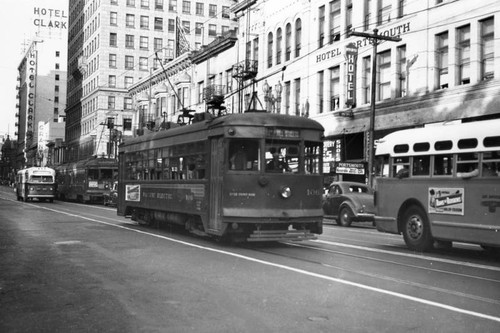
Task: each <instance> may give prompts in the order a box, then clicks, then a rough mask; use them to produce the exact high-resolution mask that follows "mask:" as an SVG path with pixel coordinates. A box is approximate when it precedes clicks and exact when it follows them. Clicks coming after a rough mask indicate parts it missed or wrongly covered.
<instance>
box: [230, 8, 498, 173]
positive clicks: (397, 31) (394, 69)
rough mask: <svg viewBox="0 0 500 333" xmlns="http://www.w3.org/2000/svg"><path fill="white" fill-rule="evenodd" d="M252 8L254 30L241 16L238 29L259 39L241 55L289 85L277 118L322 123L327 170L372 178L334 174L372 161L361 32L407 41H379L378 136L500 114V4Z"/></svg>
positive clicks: (368, 43)
mask: <svg viewBox="0 0 500 333" xmlns="http://www.w3.org/2000/svg"><path fill="white" fill-rule="evenodd" d="M247 3H249V4H251V8H253V10H248V11H247V12H243V13H244V15H251V17H252V19H251V20H249V21H250V22H251V24H250V26H249V27H245V24H246V22H248V21H247V20H241V19H240V24H241V25H242V26H240V31H242V32H243V31H247V30H250V34H248V35H249V36H252V39H250V40H249V41H248V40H246V41H245V40H243V38H240V42H239V43H240V50H242V49H243V50H245V49H246V50H247V54H248V55H247V57H250V56H251V57H257V58H258V60H259V75H258V76H259V77H265V76H268V75H271V76H270V77H269V78H268V79H267V81H269V83H270V86H275V85H276V84H278V83H280V85H282V86H283V89H282V92H281V95H282V96H281V109H280V110H278V111H279V112H284V113H288V114H295V115H307V116H310V117H312V118H314V119H316V120H318V121H319V122H321V123H322V124H323V126H324V127H325V130H326V131H325V137H326V139H325V147H326V151H325V162H327V163H325V173H327V174H331V175H332V176H335V177H337V178H338V177H339V176H340V177H344V178H347V179H353V180H360V181H364V180H365V176H355V175H338V174H335V165H336V162H362V163H364V162H366V161H367V158H368V155H369V154H368V151H367V149H368V147H369V144H368V143H369V140H370V138H369V133H370V131H369V128H370V115H371V110H372V109H371V102H372V101H371V98H372V94H371V89H372V76H371V73H372V65H373V50H374V47H373V40H374V39H373V38H368V37H358V36H355V35H354V34H355V33H354V34H353V33H352V32H353V31H354V32H364V33H369V34H371V35H374V34H375V33H376V34H378V35H381V36H386V37H395V38H396V37H397V38H400V41H385V40H380V41H379V42H378V43H377V52H376V67H375V72H376V77H375V78H376V80H375V86H374V89H375V94H374V99H375V101H374V103H375V120H374V140H377V139H378V138H380V137H382V136H384V135H385V134H387V133H389V132H391V131H394V130H397V129H402V128H408V127H416V126H424V125H426V124H429V123H435V122H445V121H451V120H460V121H473V120H479V119H487V118H495V117H500V108H499V106H500V94H499V93H500V80H499V78H500V51H499V50H500V40H499V38H498V36H499V35H500V23H499V22H500V3H498V2H497V1H493V0H491V1H488V0H486V1H483V2H481V5H480V6H478V5H477V3H476V2H475V1H472V0H459V1H446V0H434V1H404V0H403V1H400V0H364V1H352V0H330V1H326V0H312V1H305V0H294V1H290V2H288V3H287V5H285V6H280V5H278V4H274V3H272V2H266V1H253V2H251V1H247ZM252 3H253V4H252ZM244 43H245V44H246V45H247V47H246V48H245V47H244V46H243V45H244ZM250 44H252V45H250ZM256 45H258V46H256ZM353 49H354V50H353ZM255 50H257V51H255ZM353 51H354V52H353ZM252 52H253V53H252ZM283 68H286V69H284V70H283ZM273 73H277V74H274V75H272V74H273ZM365 175H366V170H365Z"/></svg>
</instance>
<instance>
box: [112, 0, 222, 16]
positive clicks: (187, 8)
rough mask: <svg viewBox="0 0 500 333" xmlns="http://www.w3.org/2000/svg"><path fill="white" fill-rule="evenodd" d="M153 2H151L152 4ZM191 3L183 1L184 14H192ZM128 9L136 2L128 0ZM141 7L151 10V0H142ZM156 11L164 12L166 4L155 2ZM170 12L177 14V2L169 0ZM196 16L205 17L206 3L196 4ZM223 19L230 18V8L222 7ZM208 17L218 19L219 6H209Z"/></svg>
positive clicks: (116, 1) (158, 0)
mask: <svg viewBox="0 0 500 333" xmlns="http://www.w3.org/2000/svg"><path fill="white" fill-rule="evenodd" d="M152 1H153V0H151V2H152ZM191 3H192V2H191V1H187V0H183V1H182V14H191V7H192V6H191ZM111 4H112V5H118V0H111ZM126 5H127V7H135V6H136V1H135V0H126ZM140 7H141V8H142V9H149V8H150V0H140ZM154 9H155V10H163V9H164V4H163V0H154ZM168 11H169V12H173V13H177V0H168ZM195 14H196V15H199V16H204V15H205V3H203V2H195ZM221 15H222V18H229V7H228V6H222V13H221ZM208 16H209V17H214V18H216V17H217V5H216V4H209V5H208Z"/></svg>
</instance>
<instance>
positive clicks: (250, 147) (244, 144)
mask: <svg viewBox="0 0 500 333" xmlns="http://www.w3.org/2000/svg"><path fill="white" fill-rule="evenodd" d="M259 151H260V149H259V140H254V139H233V140H231V141H229V163H228V166H229V170H235V171H241V170H250V171H258V170H259V154H260V153H259Z"/></svg>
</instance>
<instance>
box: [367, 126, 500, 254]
mask: <svg viewBox="0 0 500 333" xmlns="http://www.w3.org/2000/svg"><path fill="white" fill-rule="evenodd" d="M375 154H376V166H377V172H376V178H375V190H376V193H375V205H376V211H377V213H376V217H375V223H376V226H377V229H378V230H379V231H382V232H388V233H394V234H401V233H402V234H403V237H404V241H405V243H406V245H407V246H408V248H410V249H412V250H415V251H426V250H429V249H431V248H432V247H433V244H434V241H438V242H440V243H441V244H442V245H445V246H451V245H452V242H454V241H456V242H465V243H474V244H479V245H481V246H482V247H483V248H485V249H493V250H498V249H499V248H500V175H499V171H500V119H497V120H485V121H476V122H470V123H460V124H453V125H450V124H448V125H447V124H443V125H439V126H428V127H424V128H415V129H408V130H401V131H397V132H394V133H391V134H389V135H387V136H386V137H384V138H383V139H381V140H379V141H378V143H377V147H376V153H375Z"/></svg>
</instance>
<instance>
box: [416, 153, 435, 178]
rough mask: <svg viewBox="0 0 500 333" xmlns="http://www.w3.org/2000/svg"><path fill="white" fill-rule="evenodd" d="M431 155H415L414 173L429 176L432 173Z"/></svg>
mask: <svg viewBox="0 0 500 333" xmlns="http://www.w3.org/2000/svg"><path fill="white" fill-rule="evenodd" d="M430 165H431V157H430V156H429V155H424V156H415V157H413V175H414V176H428V175H429V174H430Z"/></svg>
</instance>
